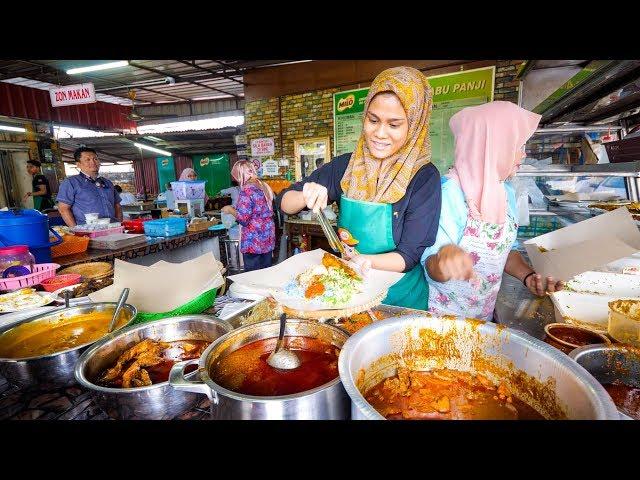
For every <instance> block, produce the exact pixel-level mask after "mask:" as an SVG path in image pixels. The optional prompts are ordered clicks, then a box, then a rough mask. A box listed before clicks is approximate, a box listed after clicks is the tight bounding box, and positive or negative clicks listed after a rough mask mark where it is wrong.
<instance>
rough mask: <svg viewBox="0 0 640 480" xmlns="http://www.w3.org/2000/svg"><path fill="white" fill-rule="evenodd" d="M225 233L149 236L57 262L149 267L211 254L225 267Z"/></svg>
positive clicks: (59, 259) (65, 257) (206, 232)
mask: <svg viewBox="0 0 640 480" xmlns="http://www.w3.org/2000/svg"><path fill="white" fill-rule="evenodd" d="M225 233H226V232H225V231H212V230H205V231H204V232H193V233H189V232H187V233H186V234H183V235H176V236H173V237H147V240H146V242H145V243H142V244H139V245H135V246H131V247H127V248H123V249H120V250H97V249H92V248H89V249H88V250H87V251H86V252H83V253H79V254H74V255H67V256H64V257H58V258H56V259H55V262H56V263H59V264H60V266H61V268H64V267H68V266H71V265H76V264H78V263H85V262H111V261H113V260H114V259H116V258H118V259H120V260H126V261H128V262H132V263H136V264H139V265H145V266H149V265H151V264H153V263H155V262H157V261H158V260H166V261H168V262H172V263H179V262H182V261H185V260H189V259H191V258H195V257H197V256H199V255H201V254H202V253H204V252H207V251H212V252H213V254H214V256H215V257H216V259H217V260H220V261H222V263H223V264H225V265H226V263H227V262H226V255H225V253H224V252H221V250H220V244H219V240H218V237H220V236H221V235H224V234H225Z"/></svg>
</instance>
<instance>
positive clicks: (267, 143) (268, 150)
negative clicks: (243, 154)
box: [251, 138, 276, 157]
mask: <svg viewBox="0 0 640 480" xmlns="http://www.w3.org/2000/svg"><path fill="white" fill-rule="evenodd" d="M275 150H276V145H275V142H274V141H273V138H254V139H253V140H251V155H253V156H255V157H265V156H267V155H273V154H274V153H275Z"/></svg>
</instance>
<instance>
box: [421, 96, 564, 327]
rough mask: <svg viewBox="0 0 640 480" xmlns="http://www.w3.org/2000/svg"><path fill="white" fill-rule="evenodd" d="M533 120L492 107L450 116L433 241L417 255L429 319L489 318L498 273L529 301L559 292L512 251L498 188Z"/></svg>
mask: <svg viewBox="0 0 640 480" xmlns="http://www.w3.org/2000/svg"><path fill="white" fill-rule="evenodd" d="M540 118H541V117H540V115H538V114H535V113H532V112H529V111H527V110H524V109H522V108H520V107H518V106H517V105H515V104H514V103H511V102H500V101H496V102H490V103H486V104H484V105H478V106H474V107H467V108H465V109H463V110H460V111H459V112H458V113H456V114H455V115H454V116H453V117H451V120H450V121H449V126H450V127H451V131H452V132H453V135H454V137H455V158H454V165H453V168H451V170H450V171H449V173H448V174H447V175H446V176H445V177H443V179H442V210H441V212H440V222H439V228H438V236H437V238H436V241H435V243H434V244H433V245H431V246H430V247H428V248H427V249H426V250H425V252H424V254H423V256H422V263H423V264H424V265H425V274H426V278H427V281H428V282H429V311H431V312H432V313H436V314H453V315H462V316H464V317H474V318H480V319H483V320H487V321H488V320H491V319H492V318H493V311H494V307H495V304H496V298H497V296H498V292H499V290H500V285H501V283H502V273H503V272H506V273H508V274H509V275H512V276H514V277H516V278H517V279H519V280H520V281H522V282H523V283H524V285H525V286H526V287H527V288H528V289H529V290H530V291H531V292H532V293H534V294H536V295H544V294H545V290H548V291H551V292H553V291H555V290H559V289H560V288H562V283H561V282H556V281H554V279H553V278H551V277H549V278H547V279H545V280H546V282H544V281H543V279H542V278H541V277H540V275H538V274H536V273H535V272H534V270H533V269H532V268H531V267H530V266H529V264H528V263H527V262H525V260H524V258H523V257H522V255H521V254H520V253H519V252H518V251H517V250H516V237H517V234H518V225H517V224H516V218H517V213H516V199H515V194H514V190H513V188H512V187H511V186H510V185H508V184H506V183H505V180H507V179H509V178H510V177H512V176H513V175H515V173H516V172H517V170H518V167H519V166H520V163H522V161H523V159H524V158H525V156H526V155H525V150H524V145H525V144H526V142H527V140H528V139H529V138H530V137H531V136H532V135H533V134H534V132H535V131H536V128H537V127H538V122H539V121H540ZM545 283H546V285H545Z"/></svg>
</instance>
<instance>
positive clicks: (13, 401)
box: [0, 275, 615, 420]
mask: <svg viewBox="0 0 640 480" xmlns="http://www.w3.org/2000/svg"><path fill="white" fill-rule="evenodd" d="M230 307H231V308H230ZM225 309H226V310H225ZM229 310H232V311H229ZM371 312H372V313H373V315H374V316H375V317H376V318H377V319H379V320H381V319H387V318H394V317H399V316H405V315H406V316H407V319H408V321H410V322H415V321H416V319H418V321H422V320H425V319H424V312H419V311H415V310H410V309H404V308H399V307H393V306H387V305H379V306H377V307H374V308H372V309H371ZM277 316H278V309H277V307H276V306H275V304H274V303H273V302H270V301H268V300H264V299H259V298H258V299H255V298H254V299H240V298H233V297H228V296H220V297H218V298H217V299H216V303H215V305H214V306H213V307H212V308H210V309H208V310H206V311H205V312H203V317H206V318H209V319H211V320H214V319H218V318H219V319H221V320H222V321H224V322H228V324H229V326H230V327H229V328H232V329H233V330H231V331H230V335H232V336H233V335H237V334H238V332H241V331H242V330H243V329H245V330H246V329H247V328H253V327H255V328H254V329H260V328H262V325H264V326H265V327H266V325H267V323H271V324H272V326H271V327H269V328H271V329H273V324H274V322H276V323H277V320H274V319H276V318H277ZM420 318H422V320H420ZM211 320H210V321H211ZM265 321H267V322H266V323H263V322H265ZM427 321H428V320H427ZM447 321H448V320H447V319H444V322H445V324H446V322H447ZM496 321H497V323H498V324H499V326H498V327H497V328H496V326H495V325H490V324H486V325H483V322H475V323H474V322H472V323H471V324H470V325H471V327H469V328H472V329H478V333H479V334H480V333H481V334H482V335H484V336H486V337H488V338H489V339H490V343H491V342H493V343H495V340H496V339H497V338H502V340H501V341H506V342H507V343H509V342H510V343H509V344H510V345H511V344H512V345H513V348H516V347H517V348H519V349H520V350H522V351H525V350H527V349H528V348H531V345H530V344H529V343H528V342H530V340H528V337H526V336H524V337H523V336H521V335H520V334H518V333H517V332H516V330H518V331H521V332H525V333H528V334H529V335H531V336H532V337H534V338H536V339H538V340H541V339H543V338H544V337H545V331H544V327H545V326H546V325H547V324H549V323H553V321H554V310H553V305H552V303H551V301H550V300H549V298H548V297H545V298H538V297H535V296H533V295H532V294H531V293H529V291H528V290H527V289H525V288H524V286H523V285H522V284H521V283H520V282H518V281H517V280H516V279H514V278H512V277H510V276H508V275H505V276H504V279H503V284H502V287H501V290H500V293H499V296H498V299H497V304H496ZM161 322H162V321H161ZM297 322H300V321H299V320H294V321H292V322H290V323H291V324H293V325H295V324H296V323H297ZM323 322H325V323H326V324H327V325H329V326H331V325H333V326H334V327H335V326H336V325H337V326H341V327H342V328H343V330H342V332H346V330H347V328H346V326H345V324H340V323H338V322H336V321H335V320H332V319H328V320H326V321H323ZM461 322H462V323H464V321H463V320H461V319H458V320H456V321H455V322H453V321H452V322H450V323H451V324H454V323H456V324H458V323H461ZM313 323H317V322H316V321H313ZM257 324H261V325H260V326H258V325H257ZM395 324H398V322H395ZM476 324H477V325H476ZM144 325H146V326H150V325H152V324H144ZM288 325H289V324H288ZM390 325H391V323H390ZM398 326H400V325H399V324H398ZM500 326H506V327H509V328H511V329H514V331H513V332H511V333H509V334H507V335H503V334H502V333H501V332H503V331H504V330H501V329H500ZM400 327H401V326H400ZM154 328H155V327H154ZM287 328H289V326H288V327H287ZM292 328H293V327H292ZM295 328H297V327H295ZM465 328H468V327H465ZM378 330H379V329H368V331H370V332H374V331H376V332H377V331H378ZM474 331H475V330H474ZM271 333H273V332H271ZM270 335H271V334H270ZM240 336H241V335H240ZM509 338H511V339H512V340H513V341H511V340H509ZM493 343H491V344H493ZM377 344H378V346H380V345H382V343H380V342H377ZM211 346H212V347H214V345H211ZM92 348H93V347H90V348H89V350H87V352H89V351H90V350H91V349H92ZM99 348H104V347H99ZM509 348H511V347H509ZM545 348H551V347H545ZM551 350H554V349H551ZM351 351H355V353H354V355H355V356H354V358H356V357H357V355H361V354H362V352H359V351H358V349H357V348H356V347H354V346H352V348H351ZM542 351H544V350H542ZM540 352H541V351H540V349H539V347H538V348H537V349H536V351H535V352H533V351H531V352H529V354H530V355H529V358H532V357H531V355H532V354H533V353H535V354H536V355H539V356H540ZM350 354H351V353H350ZM518 355H520V354H516V357H514V358H516V360H517V361H521V362H525V363H526V362H527V361H529V360H526V357H527V356H526V355H525V356H524V357H522V356H518ZM546 355H547V356H546V357H544V356H540V361H541V362H543V361H544V362H549V361H552V362H551V363H550V364H549V365H547V366H545V368H547V367H548V368H552V369H553V368H557V366H555V365H556V364H562V365H564V366H566V365H565V364H567V362H569V363H571V362H570V361H569V359H568V357H566V355H565V354H563V353H560V352H559V351H558V352H556V353H554V354H552V357H553V358H551V360H550V357H549V352H547V353H546ZM205 357H206V352H205V354H204V355H203V357H201V359H200V361H201V362H202V361H204V360H202V359H203V358H205ZM521 357H522V358H521ZM89 358H91V357H89ZM207 358H208V357H207ZM509 358H511V357H509ZM553 362H555V363H553ZM563 362H564V363H563ZM77 365H83V368H84V366H85V365H87V359H85V360H84V363H81V362H80V361H79V362H78V363H77V364H76V370H77V368H79V367H77ZM523 365H524V364H523ZM571 365H572V364H571ZM571 365H569V367H568V368H569V370H571V369H572V368H573V369H575V368H577V367H576V366H571ZM530 368H533V367H530ZM536 368H537V367H536ZM561 370H562V369H561ZM563 371H565V373H566V369H565V370H563ZM573 374H575V375H578V376H579V375H583V376H584V375H585V374H584V372H583V371H578V372H577V373H576V372H573V373H572V375H573ZM171 375H173V372H172V373H171ZM186 379H187V376H186V375H185V376H182V375H181V377H180V379H178V380H177V381H176V383H175V384H174V378H173V376H172V380H171V386H168V385H167V386H164V387H162V388H165V389H169V390H170V391H173V390H171V389H172V388H173V385H178V387H180V388H179V389H181V390H183V391H184V392H186V393H189V392H191V393H189V394H191V395H193V396H192V397H191V398H192V399H191V401H192V402H193V404H192V405H191V406H190V408H189V409H188V410H186V411H185V410H184V409H183V410H182V411H181V412H180V414H179V415H176V416H173V417H171V418H175V419H187V420H209V419H211V418H212V415H211V414H212V413H213V412H214V409H212V408H211V406H212V404H211V402H210V400H209V398H208V397H207V395H205V393H207V394H209V393H212V392H210V391H208V390H207V389H208V388H210V385H208V384H206V383H199V384H198V383H194V382H192V381H187V380H186ZM571 381H573V379H572V380H571ZM581 381H582V382H583V383H581V384H580V385H581V387H580V388H583V389H585V388H587V389H588V391H589V392H592V393H593V391H594V390H593V389H594V388H595V387H594V385H592V384H591V383H594V382H595V380H594V379H593V378H591V377H587V383H584V382H585V380H584V379H582V380H581ZM589 382H591V383H589ZM342 383H344V385H345V388H346V389H347V390H349V389H353V388H355V387H354V386H353V384H352V382H351V380H349V379H347V380H346V382H345V381H343V382H342ZM327 385H328V384H327ZM596 385H597V383H596ZM124 393H125V394H126V392H124ZM329 393H330V395H329ZM592 393H588V394H587V393H583V392H582V391H579V392H578V391H576V392H575V393H574V394H568V393H567V392H564V393H563V395H565V396H566V395H569V398H573V399H574V402H575V398H576V395H583V394H584V395H592ZM218 395H220V394H218ZM571 395H573V397H572V396H571ZM602 395H604V391H601V392H599V393H598V395H595V396H594V398H591V399H590V400H589V402H591V403H590V404H592V405H593V408H594V409H595V410H593V412H595V413H593V412H591V411H589V412H587V413H583V414H584V415H586V418H611V417H612V415H614V414H612V412H611V411H610V410H611V408H612V404H609V405H608V406H607V407H606V408H605V410H606V411H605V412H604V413H603V412H602V411H600V410H602V408H601V407H599V406H598V405H600V406H601V405H602V398H601V397H602ZM213 396H214V398H217V399H218V401H221V400H220V398H221V397H220V396H218V397H216V396H215V392H214V393H213ZM334 397H335V402H337V403H335V404H332V401H333V400H331V398H334ZM596 397H597V398H596ZM345 399H348V397H347V396H346V394H344V393H341V392H340V391H339V389H337V390H336V389H334V390H332V391H330V392H329V391H328V392H327V396H326V398H324V397H323V399H321V400H318V401H320V403H314V404H313V405H312V406H313V409H311V410H309V411H314V412H317V411H318V409H322V411H323V412H327V413H326V415H327V416H326V418H349V413H347V412H346V409H347V404H345V403H344V402H345ZM295 400H296V401H298V400H299V399H298V398H296V399H295ZM136 401H137V402H138V404H140V403H139V402H141V401H142V400H141V399H137V400H136ZM223 401H227V402H228V399H226V400H224V399H223ZM234 402H235V403H234V404H233V405H228V409H227V410H226V412H227V413H229V412H232V413H231V414H232V415H238V417H233V418H266V417H261V416H260V412H259V408H258V409H253V407H252V408H251V409H248V408H247V405H246V404H247V401H246V400H239V401H234ZM322 402H324V403H322ZM598 402H600V403H598ZM338 403H339V406H337V405H338ZM360 403H362V402H360ZM332 405H333V407H332ZM353 405H355V407H352V410H351V418H378V417H379V414H377V413H376V412H375V411H373V410H371V408H369V409H368V410H367V408H365V407H366V405H364V407H363V405H360V404H357V402H354V403H353ZM285 407H286V405H283V408H285ZM118 408H119V410H118V412H119V413H123V412H125V413H126V408H125V407H124V406H123V404H120V405H119V406H118ZM286 408H293V407H291V406H289V407H286ZM354 408H355V410H354ZM576 408H577V407H576ZM598 408H600V410H598ZM607 408H608V410H607ZM333 410H335V412H334V411H333ZM132 411H134V412H135V409H133V410H129V413H126V415H131V412H132ZM220 411H221V410H220V409H216V410H215V412H217V413H218V414H219V412H220ZM108 412H109V413H108ZM614 412H615V409H614ZM125 413H123V415H124V414H125ZM596 414H597V416H595V417H590V416H589V415H596ZM580 415H582V414H580ZM111 418H114V413H113V411H109V410H105V408H104V407H103V406H102V404H101V403H100V401H99V400H98V399H96V392H95V389H93V390H92V389H91V388H90V387H86V386H82V385H81V384H78V383H75V384H71V385H69V384H68V385H66V386H62V387H60V386H51V385H47V384H44V383H39V384H36V385H31V386H24V387H21V386H18V385H16V384H15V383H12V382H9V381H7V380H6V378H4V377H2V376H1V375H0V420H2V419H91V420H107V419H111ZM124 418H137V417H136V416H135V415H133V416H126V417H124ZM322 418H324V417H322ZM549 418H562V417H554V416H551V417H549ZM578 418H580V417H578Z"/></svg>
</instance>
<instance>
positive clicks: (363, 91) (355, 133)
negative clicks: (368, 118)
mask: <svg viewBox="0 0 640 480" xmlns="http://www.w3.org/2000/svg"><path fill="white" fill-rule="evenodd" d="M367 93H369V89H368V88H360V89H358V90H348V91H346V92H338V93H335V94H334V95H333V118H334V122H333V128H334V136H333V138H334V140H335V141H334V142H333V146H334V153H335V154H336V155H341V154H343V153H347V152H352V151H353V148H354V146H355V144H356V143H357V141H358V137H359V136H360V131H361V130H362V115H363V114H364V104H365V102H366V100H367Z"/></svg>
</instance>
